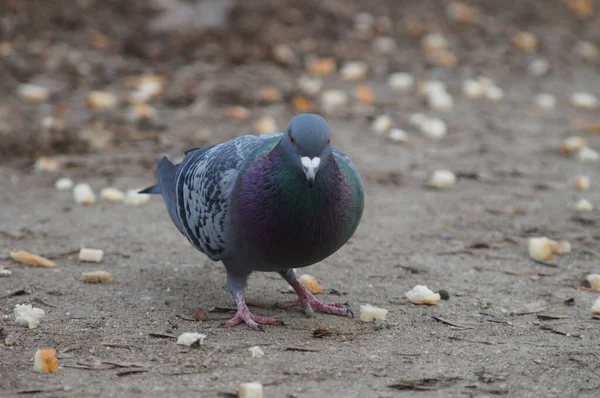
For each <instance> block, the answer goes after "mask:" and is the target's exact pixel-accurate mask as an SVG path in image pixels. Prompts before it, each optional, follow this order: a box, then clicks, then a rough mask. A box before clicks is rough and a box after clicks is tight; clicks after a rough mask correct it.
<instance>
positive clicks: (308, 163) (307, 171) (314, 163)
mask: <svg viewBox="0 0 600 398" xmlns="http://www.w3.org/2000/svg"><path fill="white" fill-rule="evenodd" d="M300 160H301V161H302V170H304V175H305V176H306V181H307V182H308V188H309V189H312V187H313V184H314V182H315V176H316V175H317V170H319V165H320V164H321V159H320V158H318V157H314V158H312V159H311V158H309V157H308V156H303V157H302V158H301V159H300Z"/></svg>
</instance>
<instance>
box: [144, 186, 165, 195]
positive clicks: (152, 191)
mask: <svg viewBox="0 0 600 398" xmlns="http://www.w3.org/2000/svg"><path fill="white" fill-rule="evenodd" d="M138 193H145V194H148V195H152V194H157V193H162V191H161V190H160V185H158V184H156V185H152V186H151V187H148V188H146V189H142V190H141V191H139V192H138Z"/></svg>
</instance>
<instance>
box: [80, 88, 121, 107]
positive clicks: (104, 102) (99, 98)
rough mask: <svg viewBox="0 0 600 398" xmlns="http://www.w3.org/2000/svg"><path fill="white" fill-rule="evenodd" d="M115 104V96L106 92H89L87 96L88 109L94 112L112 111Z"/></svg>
mask: <svg viewBox="0 0 600 398" xmlns="http://www.w3.org/2000/svg"><path fill="white" fill-rule="evenodd" d="M117 102H118V100H117V96H116V95H114V94H113V93H109V92H106V91H90V92H89V93H88V96H87V105H88V107H89V108H90V109H93V110H95V111H103V110H106V109H114V108H115V107H116V106H117Z"/></svg>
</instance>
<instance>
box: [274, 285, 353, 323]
mask: <svg viewBox="0 0 600 398" xmlns="http://www.w3.org/2000/svg"><path fill="white" fill-rule="evenodd" d="M289 283H290V285H292V287H293V288H294V290H295V291H296V293H297V294H298V299H297V300H294V301H286V302H283V303H281V304H279V307H280V308H289V307H292V306H296V305H299V306H301V307H302V309H303V310H304V313H305V314H306V315H308V316H313V315H314V314H315V310H316V311H319V312H325V313H327V314H335V315H344V316H349V317H352V318H354V312H352V310H351V309H350V308H347V307H344V306H343V305H342V304H337V303H336V304H327V303H324V302H323V301H321V300H319V299H318V298H316V297H315V296H313V294H312V293H311V292H309V291H308V289H307V288H306V287H305V286H304V285H303V284H302V283H300V282H299V281H298V279H294V280H293V281H292V282H289Z"/></svg>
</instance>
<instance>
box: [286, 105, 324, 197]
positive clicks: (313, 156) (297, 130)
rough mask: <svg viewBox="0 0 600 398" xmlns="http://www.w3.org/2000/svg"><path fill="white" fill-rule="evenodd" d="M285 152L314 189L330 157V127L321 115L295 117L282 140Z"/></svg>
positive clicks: (306, 114)
mask: <svg viewBox="0 0 600 398" xmlns="http://www.w3.org/2000/svg"><path fill="white" fill-rule="evenodd" d="M281 145H282V146H283V149H284V152H285V154H286V155H287V156H289V157H290V161H291V162H292V163H293V164H294V165H296V166H297V167H298V169H299V170H302V172H303V173H304V175H305V176H306V182H307V184H308V187H309V188H311V189H312V187H313V183H314V182H315V178H316V176H317V172H318V171H319V169H320V168H322V167H323V166H324V165H325V163H326V162H327V159H328V158H329V155H330V154H331V145H330V140H329V125H328V124H327V122H326V121H325V119H323V118H322V117H321V116H319V115H315V114H312V113H303V114H300V115H297V116H295V117H294V118H292V120H291V121H290V124H289V126H288V128H287V130H286V132H285V134H284V135H283V137H282V139H281Z"/></svg>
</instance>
